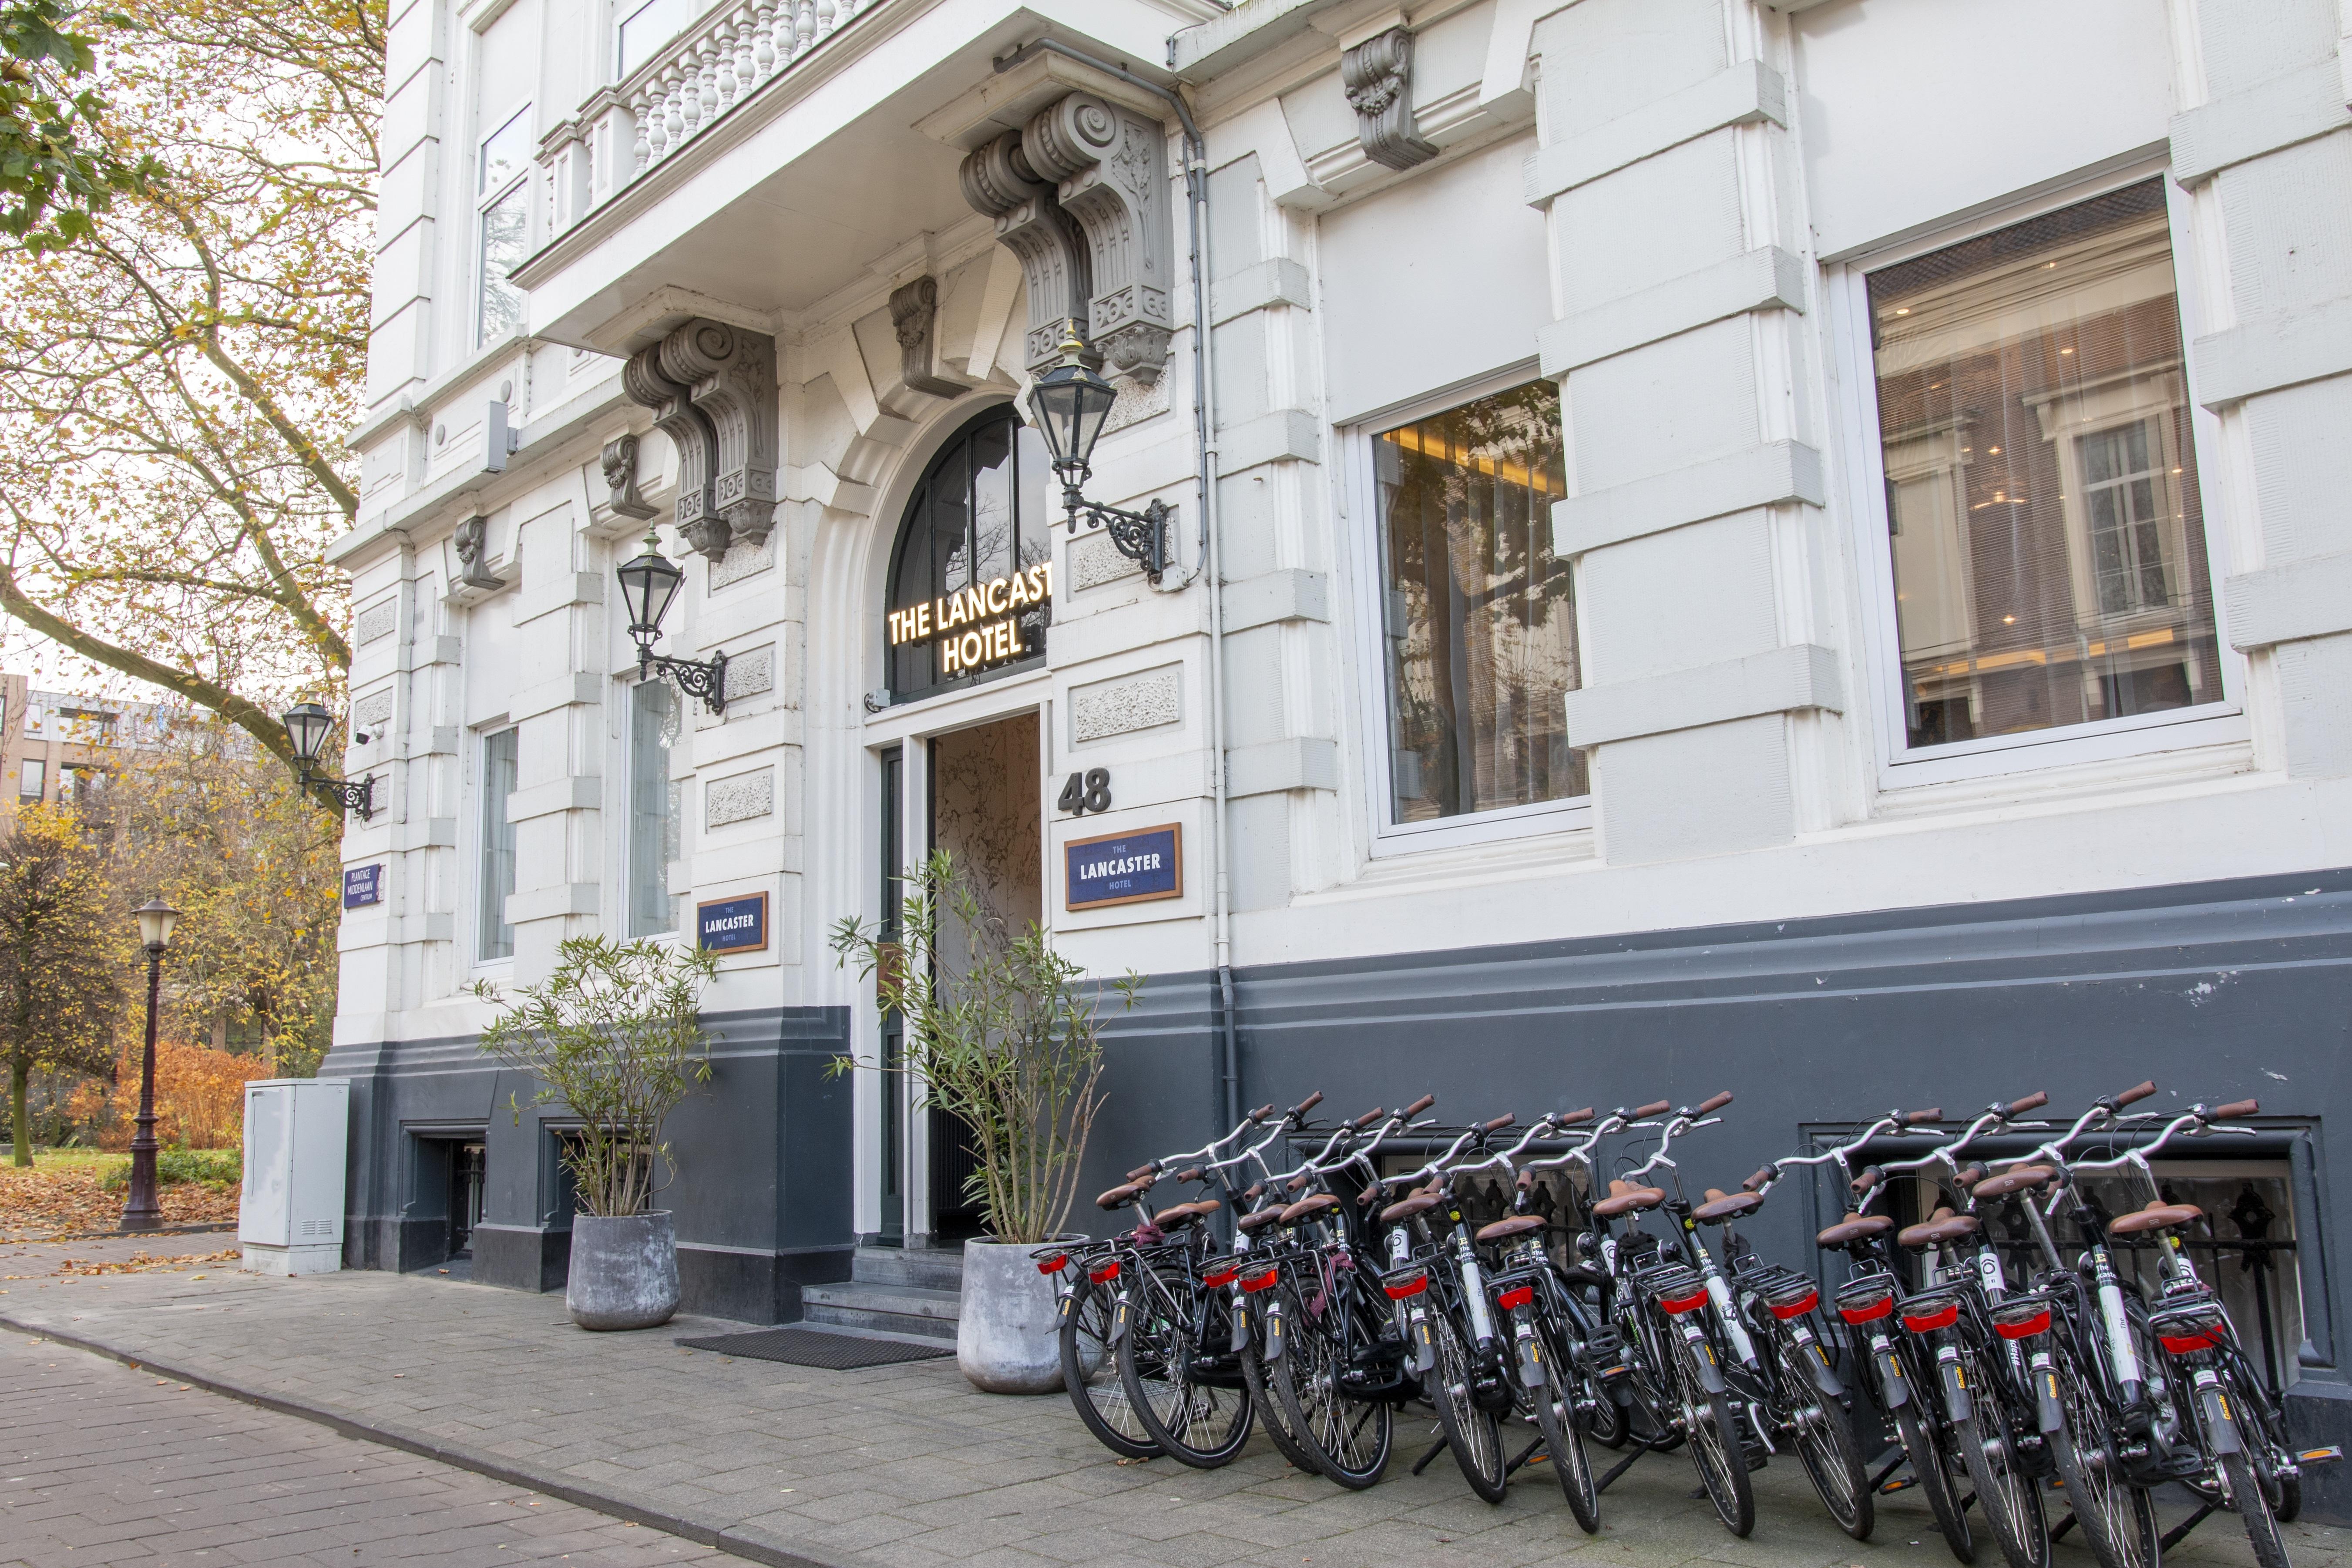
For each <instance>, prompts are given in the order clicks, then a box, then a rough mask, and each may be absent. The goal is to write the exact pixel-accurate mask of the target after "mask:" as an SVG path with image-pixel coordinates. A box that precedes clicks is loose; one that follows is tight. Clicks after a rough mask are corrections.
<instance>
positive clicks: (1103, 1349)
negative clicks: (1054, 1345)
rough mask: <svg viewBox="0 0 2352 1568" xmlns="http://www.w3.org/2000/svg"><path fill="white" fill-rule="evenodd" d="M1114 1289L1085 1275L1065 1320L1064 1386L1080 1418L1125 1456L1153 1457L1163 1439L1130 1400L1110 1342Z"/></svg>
mask: <svg viewBox="0 0 2352 1568" xmlns="http://www.w3.org/2000/svg"><path fill="white" fill-rule="evenodd" d="M1110 1314H1111V1299H1110V1293H1109V1292H1108V1291H1107V1290H1104V1289H1101V1288H1100V1287H1099V1286H1097V1285H1096V1284H1094V1283H1093V1282H1092V1281H1091V1280H1085V1279H1081V1280H1080V1281H1079V1282H1078V1286H1077V1294H1076V1299H1075V1300H1073V1301H1072V1302H1071V1303H1070V1315H1069V1316H1068V1317H1066V1318H1065V1319H1063V1320H1062V1326H1061V1328H1060V1330H1059V1331H1058V1337H1059V1338H1060V1340H1061V1342H1062V1387H1063V1389H1064V1390H1065V1391H1066V1392H1067V1393H1068V1394H1069V1396H1070V1403H1071V1404H1072V1405H1075V1406H1076V1408H1077V1412H1078V1419H1079V1420H1081V1421H1083V1422H1085V1423H1086V1426H1087V1431H1089V1432H1091V1433H1093V1434H1094V1435H1095V1438H1096V1440H1097V1441H1098V1442H1100V1443H1101V1444H1102V1446H1103V1447H1106V1448H1108V1449H1109V1450H1110V1451H1111V1452H1112V1453H1114V1454H1117V1455H1118V1457H1119V1458H1122V1459H1151V1458H1158V1457H1159V1455H1160V1445H1159V1444H1158V1443H1156V1442H1154V1441H1153V1440H1152V1437H1151V1434H1150V1432H1149V1431H1148V1430H1146V1429H1145V1427H1144V1425H1143V1423H1142V1422H1141V1421H1140V1420H1139V1419H1138V1418H1137V1416H1136V1414H1135V1406H1133V1405H1130V1404H1129V1403H1128V1399H1127V1384H1126V1381H1125V1380H1124V1379H1122V1378H1121V1377H1120V1376H1119V1373H1118V1352H1117V1351H1115V1350H1114V1349H1112V1347H1111V1343H1110Z"/></svg>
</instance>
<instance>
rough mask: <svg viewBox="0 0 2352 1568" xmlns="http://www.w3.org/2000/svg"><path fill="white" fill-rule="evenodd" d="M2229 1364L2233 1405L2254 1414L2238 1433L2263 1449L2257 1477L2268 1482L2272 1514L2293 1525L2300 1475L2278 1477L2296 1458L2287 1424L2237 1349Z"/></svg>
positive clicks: (2300, 1502)
mask: <svg viewBox="0 0 2352 1568" xmlns="http://www.w3.org/2000/svg"><path fill="white" fill-rule="evenodd" d="M2227 1365H2228V1367H2229V1373H2228V1375H2229V1377H2230V1382H2231V1388H2232V1389H2233V1390H2234V1393H2233V1394H2232V1396H2231V1404H2232V1405H2234V1406H2235V1407H2236V1408H2237V1409H2239V1410H2242V1411H2251V1412H2252V1419H2250V1420H2245V1421H2241V1422H2240V1423H2239V1424H2238V1430H2239V1433H2240V1435H2241V1436H2243V1437H2245V1438H2246V1439H2247V1440H2248V1441H2250V1442H2252V1443H2254V1444H2256V1445H2258V1446H2259V1447H2261V1448H2262V1449H2263V1450H2264V1452H2263V1456H2262V1458H2263V1466H2262V1468H2261V1469H2260V1470H2259V1471H2258V1472H2257V1475H2258V1476H2259V1477H2260V1478H2262V1479H2263V1480H2264V1482H2265V1484H2264V1486H2263V1495H2264V1496H2266V1497H2268V1498H2269V1499H2270V1504H2271V1513H2272V1514H2273V1517H2275V1518H2276V1519H2277V1520H2278V1521H2279V1522H2280V1523H2281V1524H2293V1523H2294V1521H2296V1519H2298V1518H2299V1517H2301V1515H2302V1513H2303V1480H2302V1478H2300V1477H2298V1476H2292V1475H2289V1476H2281V1475H2279V1474H2277V1471H2278V1469H2279V1468H2282V1467H2283V1466H2284V1465H2285V1464H2286V1463H2287V1462H2288V1461H2290V1460H2292V1459H2293V1458H2294V1445H2293V1444H2291V1443H2290V1442H2288V1440H2287V1434H2286V1421H2285V1419H2284V1417H2283V1416H2281V1415H2279V1411H2278V1406H2277V1405H2275V1404H2274V1403H2273V1402H2272V1399H2271V1396H2270V1391H2269V1390H2268V1389H2267V1388H2264V1387H2263V1384H2262V1380H2261V1378H2260V1377H2258V1376H2257V1375H2256V1374H2255V1372H2254V1369H2253V1367H2252V1364H2251V1363H2248V1362H2247V1360H2246V1358H2245V1356H2244V1355H2243V1354H2242V1353H2241V1352H2238V1351H2237V1350H2236V1349H2235V1347H2232V1349H2231V1354H2230V1357H2229V1361H2228V1363H2227Z"/></svg>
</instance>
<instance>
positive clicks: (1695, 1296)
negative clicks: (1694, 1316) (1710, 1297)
mask: <svg viewBox="0 0 2352 1568" xmlns="http://www.w3.org/2000/svg"><path fill="white" fill-rule="evenodd" d="M1658 1305H1659V1306H1660V1307H1662V1308H1663V1309H1664V1310H1665V1312H1666V1314H1667V1316H1669V1317H1676V1316H1679V1315H1681V1314H1682V1313H1684V1312H1687V1311H1689V1310H1691V1309H1692V1308H1694V1307H1703V1306H1705V1305H1706V1287H1705V1286H1701V1287H1700V1288H1699V1289H1696V1290H1695V1291H1693V1292H1692V1293H1691V1294H1689V1295H1687V1296H1661V1297H1659V1298H1658Z"/></svg>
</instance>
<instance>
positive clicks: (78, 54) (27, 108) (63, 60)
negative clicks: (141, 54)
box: [0, 0, 162, 255]
mask: <svg viewBox="0 0 2352 1568" xmlns="http://www.w3.org/2000/svg"><path fill="white" fill-rule="evenodd" d="M92 24H95V25H98V26H105V27H110V28H113V29H117V30H127V29H131V28H134V27H136V26H138V24H137V23H136V22H134V21H133V20H132V19H131V17H130V16H127V15H125V14H124V13H122V12H121V11H117V10H114V9H112V8H110V7H105V6H97V7H85V6H81V5H74V4H72V3H71V0H5V4H0V234H5V235H6V236H8V237H11V238H13V239H15V240H16V241H18V242H19V243H20V244H22V245H23V246H24V247H25V248H26V249H27V250H29V251H32V252H33V253H34V254H36V255H38V254H39V253H41V252H42V251H45V250H57V249H60V248H62V247H65V246H68V245H71V244H74V243H76V242H77V241H81V240H88V239H89V238H91V237H93V234H94V230H93V229H92V228H91V226H90V217H91V215H92V214H95V213H100V212H104V211H105V210H106V209H107V208H108V207H109V206H110V205H112V203H113V200H114V197H115V195H117V194H118V193H121V192H128V191H136V190H140V189H142V188H144V187H145V186H146V185H147V184H150V183H151V182H152V181H153V180H154V179H155V178H156V177H157V175H158V174H160V173H161V172H162V171H161V169H160V167H159V166H158V165H157V164H156V163H155V161H154V160H153V159H152V157H148V156H144V155H142V156H136V157H134V156H131V155H129V154H126V153H122V152H121V151H120V150H119V149H118V148H117V147H116V146H115V145H114V143H113V141H112V139H111V138H110V136H109V134H108V132H107V126H106V105H105V104H104V103H103V102H102V101H101V100H100V98H99V95H98V92H97V91H96V89H93V88H89V87H82V88H80V89H79V90H77V89H76V88H75V83H76V82H77V81H79V79H81V78H83V77H86V76H88V75H89V74H90V73H91V71H92V70H93V69H94V68H95V67H96V66H97V64H98V54H97V50H96V49H95V47H93V44H92V40H91V38H90V37H89V36H88V35H86V34H84V33H82V32H79V31H77V30H76V29H77V28H78V27H80V26H89V25H92Z"/></svg>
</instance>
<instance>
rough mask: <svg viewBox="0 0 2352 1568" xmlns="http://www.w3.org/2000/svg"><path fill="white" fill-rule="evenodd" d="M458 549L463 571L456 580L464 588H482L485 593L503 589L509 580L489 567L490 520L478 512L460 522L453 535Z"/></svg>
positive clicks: (453, 540) (451, 540)
mask: <svg viewBox="0 0 2352 1568" xmlns="http://www.w3.org/2000/svg"><path fill="white" fill-rule="evenodd" d="M450 542H451V543H452V544H454V545H456V546H457V564H458V565H459V566H461V567H463V568H464V569H465V570H464V574H463V575H461V576H460V577H459V578H458V579H457V586H459V587H461V588H479V589H481V590H483V591H484V592H486V593H487V592H490V591H492V590H495V589H499V588H503V587H505V586H506V585H507V580H506V579H505V578H503V577H500V576H499V575H498V574H495V573H493V572H492V571H491V570H490V563H489V547H490V520H489V519H488V518H487V517H483V516H481V515H480V514H479V513H477V514H476V515H474V516H472V517H469V518H467V519H466V521H463V522H461V523H459V524H458V525H457V530H456V531H454V532H453V533H452V534H451V535H450Z"/></svg>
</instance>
